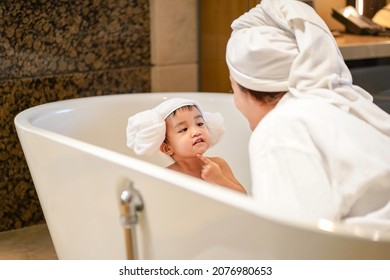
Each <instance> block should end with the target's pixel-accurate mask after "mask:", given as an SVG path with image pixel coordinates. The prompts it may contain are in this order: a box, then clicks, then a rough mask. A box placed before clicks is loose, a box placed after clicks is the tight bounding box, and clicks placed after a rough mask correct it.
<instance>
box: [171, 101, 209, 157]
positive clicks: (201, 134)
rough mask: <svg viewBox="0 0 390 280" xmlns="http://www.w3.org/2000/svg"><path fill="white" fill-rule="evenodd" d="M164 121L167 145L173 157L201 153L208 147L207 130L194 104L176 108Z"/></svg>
mask: <svg viewBox="0 0 390 280" xmlns="http://www.w3.org/2000/svg"><path fill="white" fill-rule="evenodd" d="M165 122H166V127H167V139H168V145H169V148H170V149H171V150H172V151H173V156H174V157H175V158H177V157H179V156H180V157H193V156H196V155H197V154H203V153H204V152H205V151H206V150H207V149H208V148H209V147H210V144H211V137H210V133H209V130H208V128H207V126H206V123H205V121H204V119H203V117H202V115H201V113H200V112H199V110H198V109H197V108H196V107H195V106H193V107H191V109H188V108H181V109H179V110H177V111H176V113H175V114H174V115H170V116H169V117H167V119H166V120H165Z"/></svg>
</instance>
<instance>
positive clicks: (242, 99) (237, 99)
mask: <svg viewBox="0 0 390 280" xmlns="http://www.w3.org/2000/svg"><path fill="white" fill-rule="evenodd" d="M230 83H231V85H232V90H233V92H234V104H235V106H236V108H237V109H238V110H239V111H240V112H241V114H243V115H244V117H245V118H246V119H247V120H248V122H249V126H250V128H251V130H254V129H255V127H256V126H257V124H258V122H259V120H258V119H257V118H256V116H257V115H256V112H257V111H256V110H255V109H256V107H257V106H256V103H257V102H256V100H255V98H253V97H252V96H251V95H250V93H249V92H246V91H243V90H242V88H241V87H239V85H238V84H237V82H236V81H235V80H234V79H233V77H232V76H230Z"/></svg>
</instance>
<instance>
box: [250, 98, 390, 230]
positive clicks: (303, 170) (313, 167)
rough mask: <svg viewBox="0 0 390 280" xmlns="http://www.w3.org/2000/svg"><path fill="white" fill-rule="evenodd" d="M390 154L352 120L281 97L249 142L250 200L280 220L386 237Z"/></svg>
mask: <svg viewBox="0 0 390 280" xmlns="http://www.w3.org/2000/svg"><path fill="white" fill-rule="evenodd" d="M345 132H347V133H345ZM389 147H390V138H389V137H387V136H385V135H384V134H383V133H381V132H379V131H378V130H376V129H375V128H373V127H372V126H371V125H368V124H367V123H366V122H364V121H362V120H360V119H358V118H356V117H355V116H353V115H351V114H349V113H346V112H344V111H342V110H339V109H338V108H337V107H335V106H334V105H331V104H328V103H326V102H322V101H319V100H314V99H300V98H296V97H294V96H292V95H291V94H290V93H287V94H286V95H285V96H284V97H283V98H282V99H281V100H280V101H279V103H278V104H277V106H276V107H275V108H274V109H273V110H272V111H271V112H270V113H269V114H267V115H266V116H265V117H264V119H263V120H262V121H261V122H260V124H259V125H258V126H257V127H256V129H255V130H254V131H253V134H252V136H251V138H250V144H249V156H250V164H251V174H252V188H253V189H252V193H253V197H254V199H255V200H256V201H258V203H259V204H260V205H262V207H266V208H268V209H272V211H276V212H278V213H279V214H280V213H281V214H282V215H283V213H284V214H285V216H290V215H291V216H295V217H300V218H302V217H304V218H305V219H307V220H312V221H315V220H317V219H318V218H324V219H329V220H332V221H342V220H344V221H345V222H350V223H359V224H362V223H364V224H371V225H374V226H375V227H376V229H379V228H380V229H385V230H390V203H389V201H390V149H389Z"/></svg>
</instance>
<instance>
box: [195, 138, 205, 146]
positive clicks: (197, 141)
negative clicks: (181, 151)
mask: <svg viewBox="0 0 390 280" xmlns="http://www.w3.org/2000/svg"><path fill="white" fill-rule="evenodd" d="M203 142H204V139H203V138H198V139H196V140H195V142H194V143H193V144H192V145H193V146H195V145H196V144H199V143H203Z"/></svg>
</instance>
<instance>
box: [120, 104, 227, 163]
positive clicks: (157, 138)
mask: <svg viewBox="0 0 390 280" xmlns="http://www.w3.org/2000/svg"><path fill="white" fill-rule="evenodd" d="M187 105H194V106H196V107H197V108H198V110H199V111H200V113H201V114H202V116H203V119H204V120H205V122H206V125H207V127H208V129H209V131H210V136H211V141H212V143H211V145H212V146H213V145H215V144H216V143H218V142H219V141H220V140H221V138H222V136H223V134H224V132H225V127H224V124H223V117H222V115H221V114H220V113H210V112H204V111H203V110H202V108H201V106H200V105H199V103H198V102H196V101H194V100H190V99H185V98H171V99H168V100H166V101H164V102H162V103H161V104H159V105H158V106H156V107H154V108H153V109H150V110H146V111H143V112H140V113H138V114H136V115H134V116H132V117H130V118H129V120H128V125H127V130H126V133H127V146H128V147H129V148H131V149H133V150H134V152H135V153H136V154H137V155H151V154H154V153H156V152H158V151H159V149H160V145H161V144H162V143H163V142H164V140H165V136H166V125H165V119H166V118H167V117H168V116H169V115H170V114H171V113H173V112H174V111H175V110H176V109H178V108H181V107H183V106H187Z"/></svg>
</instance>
